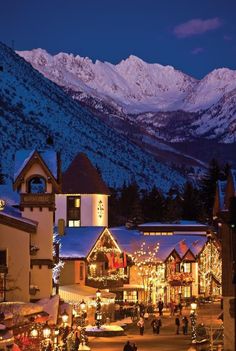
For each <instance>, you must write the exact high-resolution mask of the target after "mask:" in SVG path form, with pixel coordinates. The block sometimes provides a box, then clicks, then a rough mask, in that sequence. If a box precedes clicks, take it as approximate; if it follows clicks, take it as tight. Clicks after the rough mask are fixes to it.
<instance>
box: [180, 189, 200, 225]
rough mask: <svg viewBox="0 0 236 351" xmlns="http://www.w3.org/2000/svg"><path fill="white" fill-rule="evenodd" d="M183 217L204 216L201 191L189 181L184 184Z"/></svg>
mask: <svg viewBox="0 0 236 351" xmlns="http://www.w3.org/2000/svg"><path fill="white" fill-rule="evenodd" d="M182 218H183V219H188V220H200V219H201V218H202V204H201V196H200V191H199V190H198V189H196V188H194V187H193V185H192V183H190V182H187V183H186V184H185V186H184V191H183V201H182Z"/></svg>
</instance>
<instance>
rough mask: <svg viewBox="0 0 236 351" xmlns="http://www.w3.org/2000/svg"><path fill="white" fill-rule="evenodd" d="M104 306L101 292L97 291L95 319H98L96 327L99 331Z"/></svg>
mask: <svg viewBox="0 0 236 351" xmlns="http://www.w3.org/2000/svg"><path fill="white" fill-rule="evenodd" d="M101 309H102V305H101V291H100V290H99V289H98V290H97V291H96V313H95V319H96V326H97V328H98V329H99V328H100V327H101V324H102V311H101Z"/></svg>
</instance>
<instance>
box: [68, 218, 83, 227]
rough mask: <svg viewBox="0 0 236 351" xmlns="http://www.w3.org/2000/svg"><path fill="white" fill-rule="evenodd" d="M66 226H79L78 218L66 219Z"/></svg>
mask: <svg viewBox="0 0 236 351" xmlns="http://www.w3.org/2000/svg"><path fill="white" fill-rule="evenodd" d="M68 227H80V221H79V220H73V219H70V220H69V221H68Z"/></svg>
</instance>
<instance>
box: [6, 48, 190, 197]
mask: <svg viewBox="0 0 236 351" xmlns="http://www.w3.org/2000/svg"><path fill="white" fill-rule="evenodd" d="M48 147H52V148H53V149H55V150H56V151H60V152H61V154H62V165H63V167H64V169H65V168H66V167H67V166H68V165H69V163H70V162H71V160H72V159H73V158H74V156H75V155H76V154H77V153H78V152H84V153H86V154H87V155H88V157H89V158H90V159H91V161H92V162H93V164H94V165H97V166H98V167H99V168H100V170H101V171H102V175H103V178H104V180H105V181H106V182H107V183H108V184H109V185H110V186H113V187H119V186H121V185H123V183H124V182H126V183H129V182H130V181H133V180H136V181H137V183H138V184H139V185H140V186H141V187H142V188H150V187H152V186H153V185H154V184H155V185H156V186H157V187H159V188H160V189H162V190H163V191H167V190H168V189H169V188H170V187H171V186H173V185H180V186H181V185H183V184H184V182H185V180H186V178H185V177H184V176H183V175H181V174H180V173H179V172H178V171H176V170H174V169H172V168H171V167H168V166H167V165H165V164H164V163H161V162H158V161H157V159H156V158H155V157H153V156H152V155H150V154H149V153H147V152H145V151H143V150H142V149H141V148H140V147H138V146H137V145H134V144H133V143H131V142H130V141H129V140H127V138H126V137H124V136H122V135H120V134H119V133H117V132H116V131H115V130H112V129H111V128H109V127H108V126H107V125H106V124H105V123H103V122H102V121H101V120H100V119H98V118H97V117H96V116H94V115H93V114H92V113H90V112H89V111H88V110H86V109H84V108H83V107H82V106H81V104H80V103H79V102H77V101H74V100H73V99H72V98H70V97H69V96H68V94H67V93H65V92H64V91H63V90H62V89H61V88H60V87H58V85H56V84H54V83H53V82H51V81H50V80H48V79H46V78H45V77H43V75H42V74H40V73H39V72H38V71H36V70H35V69H33V68H32V66H31V65H30V64H29V63H27V62H26V61H25V60H24V59H23V58H21V57H20V56H18V55H17V54H16V53H15V52H13V51H12V50H11V49H10V48H8V47H7V46H5V45H4V44H1V43H0V152H1V160H0V164H1V168H2V172H3V173H5V174H6V175H7V176H8V177H9V178H10V177H11V176H12V175H13V174H12V170H13V157H14V154H15V152H16V150H18V149H22V148H25V149H34V148H37V149H41V150H42V149H45V148H48Z"/></svg>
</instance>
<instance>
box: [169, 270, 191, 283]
mask: <svg viewBox="0 0 236 351" xmlns="http://www.w3.org/2000/svg"><path fill="white" fill-rule="evenodd" d="M167 280H168V281H169V282H173V281H177V282H182V283H192V282H194V279H193V275H192V273H190V272H185V273H178V272H176V273H171V274H170V275H169V276H168V277H167Z"/></svg>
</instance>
